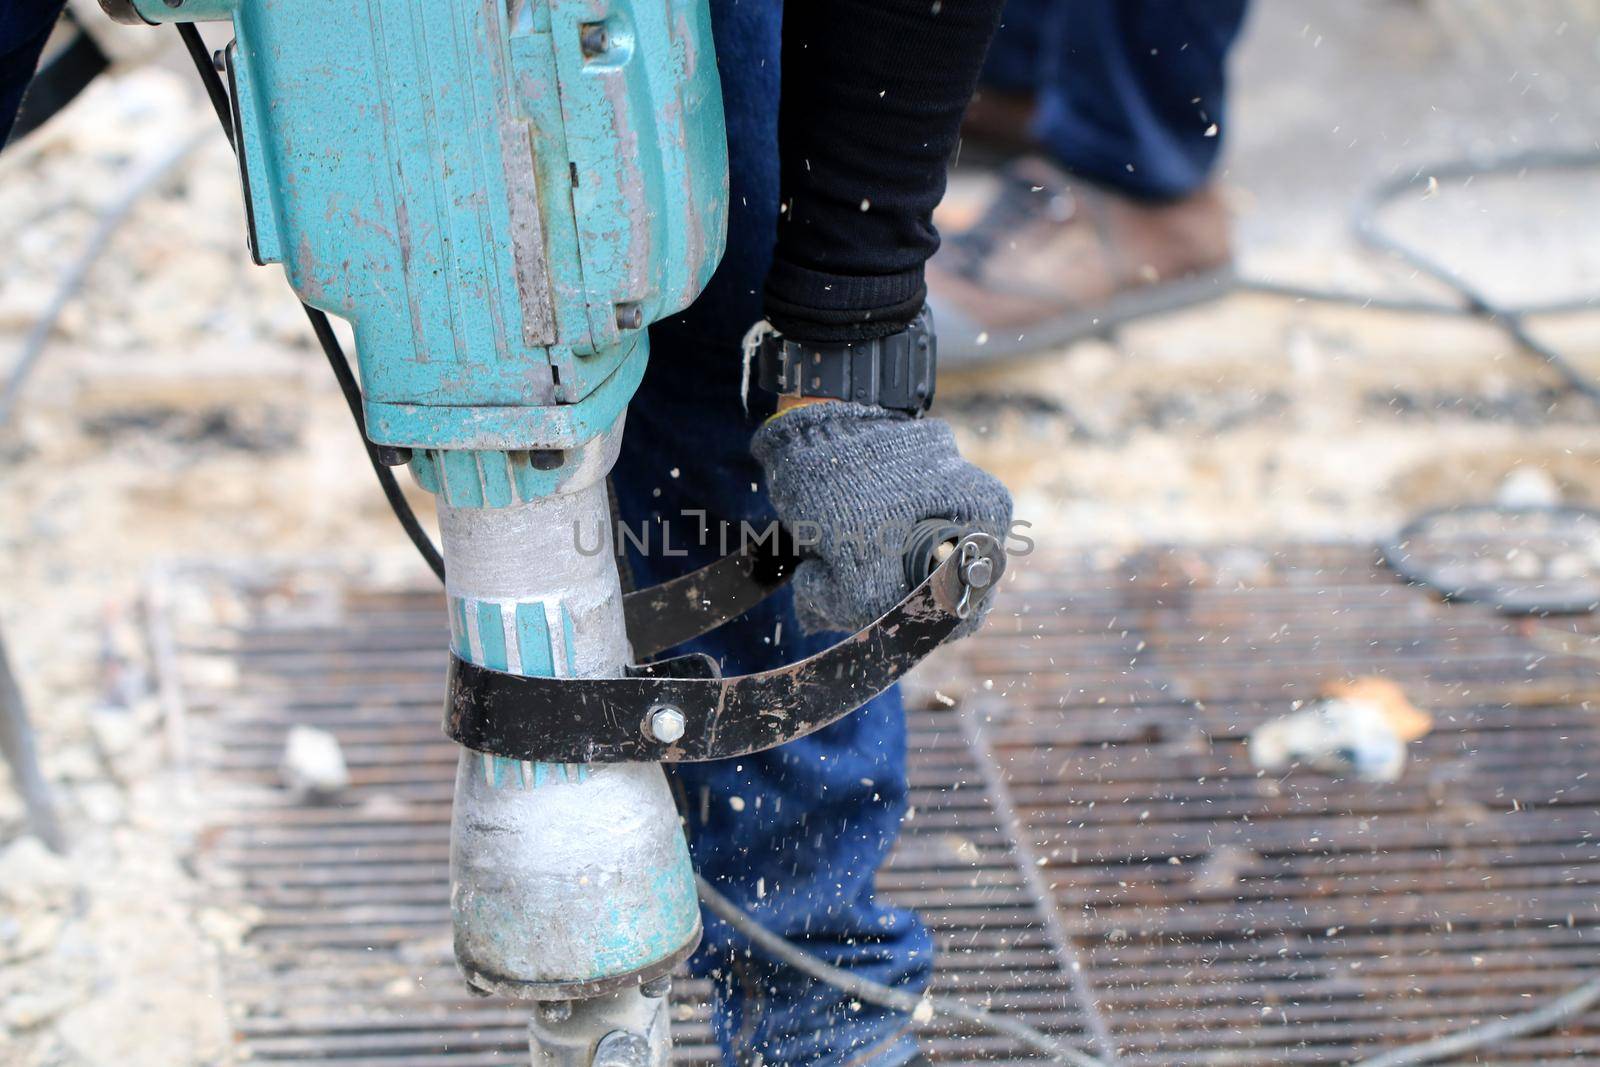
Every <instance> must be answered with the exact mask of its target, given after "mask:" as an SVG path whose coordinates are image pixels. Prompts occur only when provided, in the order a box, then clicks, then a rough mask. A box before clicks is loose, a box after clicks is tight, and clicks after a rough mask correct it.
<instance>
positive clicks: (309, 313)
mask: <svg viewBox="0 0 1600 1067" xmlns="http://www.w3.org/2000/svg"><path fill="white" fill-rule="evenodd" d="M178 34H179V36H181V37H182V38H183V46H184V48H185V49H187V50H188V52H189V58H190V59H191V60H193V61H194V69H195V70H196V71H197V72H199V74H200V81H201V82H202V83H203V84H204V85H205V87H206V96H208V97H210V98H211V107H212V109H213V110H214V111H216V113H217V121H218V122H219V123H221V124H222V132H223V133H224V134H225V135H226V136H227V138H228V145H229V147H231V148H233V150H234V151H235V152H238V150H239V146H238V144H237V143H236V141H235V139H234V130H233V109H232V107H231V105H230V104H229V102H228V93H227V90H226V89H224V88H223V87H222V79H221V78H219V77H218V76H217V68H216V66H215V64H213V63H212V61H211V56H210V55H209V54H208V53H207V52H206V46H205V42H204V41H202V40H201V39H200V31H199V30H197V29H195V27H194V23H192V22H180V23H178ZM300 307H301V309H302V310H304V311H305V313H306V318H307V319H308V320H310V322H311V332H312V333H314V334H316V336H317V343H318V344H319V345H321V346H322V354H323V355H324V356H326V357H327V359H328V366H329V367H330V368H332V370H333V376H334V378H335V379H336V380H337V381H338V383H339V391H340V392H341V393H343V394H344V401H345V404H346V405H347V406H348V407H349V408H350V417H351V418H352V419H354V420H355V423H356V430H357V431H358V432H359V433H360V434H361V443H362V445H363V446H365V447H366V450H367V461H368V462H370V463H371V464H372V473H373V474H375V475H377V476H378V485H379V487H381V488H382V489H383V495H384V499H386V500H388V501H389V507H390V509H391V510H393V511H394V517H395V518H396V519H399V520H400V526H401V527H402V528H403V529H404V530H405V532H406V536H407V537H409V538H410V539H411V543H412V544H413V545H415V546H416V548H417V552H419V553H420V554H421V555H422V559H423V561H424V562H425V563H427V565H428V569H429V570H431V571H433V573H434V574H435V575H436V576H437V577H438V579H439V581H441V582H442V581H444V557H443V556H441V555H440V554H439V550H438V549H437V548H435V547H434V545H433V540H432V538H430V537H429V536H428V531H426V530H424V529H423V528H422V523H421V522H420V521H419V520H418V519H417V513H416V512H415V511H413V510H412V509H411V503H410V501H408V500H406V496H405V493H404V492H403V491H401V489H400V483H399V482H397V481H395V477H394V471H392V470H390V469H389V465H388V464H387V463H385V462H384V461H383V459H382V458H381V457H380V456H379V453H378V447H377V446H376V445H374V444H373V443H372V442H371V441H370V440H368V438H367V420H366V416H365V414H363V412H362V408H361V386H360V384H359V383H357V381H356V376H355V374H354V372H352V371H351V370H350V360H349V359H347V358H346V357H345V354H344V347H343V346H342V345H340V344H339V338H338V337H336V336H335V335H334V332H333V324H332V323H330V322H329V321H328V316H327V313H326V312H324V311H322V310H321V309H319V308H314V307H312V306H311V305H310V304H307V303H306V302H305V301H301V302H300Z"/></svg>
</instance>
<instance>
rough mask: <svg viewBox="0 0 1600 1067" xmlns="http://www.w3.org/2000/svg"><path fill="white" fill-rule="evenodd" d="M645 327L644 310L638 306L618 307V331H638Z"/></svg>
mask: <svg viewBox="0 0 1600 1067" xmlns="http://www.w3.org/2000/svg"><path fill="white" fill-rule="evenodd" d="M643 325H644V309H643V308H641V307H640V306H639V305H638V304H618V305H617V329H619V330H637V329H638V328H639V327H641V326H643Z"/></svg>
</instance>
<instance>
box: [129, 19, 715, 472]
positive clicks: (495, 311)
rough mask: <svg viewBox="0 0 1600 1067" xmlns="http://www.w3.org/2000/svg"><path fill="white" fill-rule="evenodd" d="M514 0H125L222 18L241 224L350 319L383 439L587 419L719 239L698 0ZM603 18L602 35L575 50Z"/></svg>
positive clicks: (463, 439) (300, 282) (683, 299)
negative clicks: (230, 42)
mask: <svg viewBox="0 0 1600 1067" xmlns="http://www.w3.org/2000/svg"><path fill="white" fill-rule="evenodd" d="M511 6H513V7H514V8H515V14H514V15H513V14H511V13H508V11H507V7H508V5H506V4H504V3H498V2H492V0H483V2H477V3H443V2H440V0H326V2H324V3H321V4H319V5H317V17H316V18H315V19H308V18H306V17H305V8H304V5H303V4H300V3H295V2H291V0H189V2H187V3H185V4H184V5H183V6H182V7H181V8H172V7H168V6H167V4H166V3H165V2H164V0H137V7H138V8H139V10H140V13H141V14H143V15H144V16H145V17H146V18H147V19H148V20H149V21H151V22H170V21H175V20H177V19H180V18H181V19H183V20H185V21H190V20H196V19H200V20H228V19H231V20H232V22H233V25H234V30H235V33H236V37H237V39H236V43H235V46H234V47H233V48H231V49H230V50H229V53H228V54H229V66H230V70H229V77H230V80H231V82H232V84H233V85H234V87H235V90H236V94H237V99H238V101H239V105H240V106H239V119H240V126H241V131H240V144H241V147H242V170H243V174H244V179H245V191H246V197H247V203H248V207H249V211H248V217H249V220H250V223H251V227H252V235H251V247H252V250H253V252H254V254H255V256H256V257H257V259H258V260H259V261H260V262H264V263H271V262H278V263H281V264H282V265H283V268H284V271H285V273H286V274H287V275H288V277H289V280H290V283H291V284H292V285H293V286H294V288H295V290H296V292H298V293H299V294H300V296H301V298H302V299H304V300H305V301H306V302H307V303H309V304H311V305H313V306H315V307H319V308H321V309H323V310H324V311H327V312H328V313H330V314H333V315H338V316H341V317H343V318H345V319H347V320H349V321H350V323H351V325H352V327H353V328H354V331H355V337H356V355H357V360H358V363H359V365H360V371H361V379H362V386H363V390H364V392H365V394H366V403H367V422H368V431H369V436H370V437H371V438H372V439H373V440H374V441H375V442H377V443H380V444H392V445H402V446H409V447H419V448H420V447H426V448H434V449H500V450H516V449H530V448H569V447H573V446H575V445H577V444H580V443H581V442H583V441H584V440H587V439H588V438H590V437H593V436H594V435H595V434H596V433H598V432H599V431H600V430H601V429H603V428H604V427H606V426H608V425H609V424H610V423H611V422H612V421H613V420H614V418H615V417H616V415H617V414H618V413H619V412H620V411H621V410H622V409H623V408H624V407H625V406H626V404H627V402H628V399H629V398H630V397H631V395H632V392H633V389H634V388H635V387H636V386H637V384H638V380H639V378H640V377H641V376H642V372H643V361H644V359H645V352H644V350H643V348H642V345H641V344H640V343H639V341H640V338H641V335H642V333H643V327H644V326H645V325H647V324H648V323H650V322H651V321H654V320H656V319H659V318H661V317H664V316H666V315H669V314H672V313H673V312H675V311H677V310H680V309H681V308H683V307H685V306H686V305H687V304H688V303H689V302H690V301H691V300H692V299H693V298H694V297H695V295H696V294H698V293H699V291H700V290H701V288H703V286H704V285H705V282H706V281H707V279H708V278H709V277H710V275H711V271H712V269H713V268H714V267H715V264H716V260H717V258H718V257H719V256H720V255H721V251H722V247H723V240H724V236H725V230H726V225H727V200H728V193H727V148H726V141H725V136H724V132H723V116H722V101H721V95H720V88H719V86H718V82H717V76H716V64H715V63H714V62H712V61H711V56H712V51H711V48H712V44H711V31H710V20H709V15H708V13H707V9H706V5H705V4H704V3H703V2H697V3H689V4H666V3H661V2H651V3H634V2H633V0H530V2H529V3H524V4H517V5H511ZM594 23H601V24H604V25H605V26H606V27H607V29H608V38H607V39H608V41H609V47H608V48H606V49H604V50H601V51H600V52H599V53H597V54H590V55H586V54H585V53H584V51H583V48H582V45H581V44H580V36H581V30H580V27H582V26H585V25H590V24H594ZM619 305H622V306H623V313H622V314H621V315H620V324H619V312H618V306H619ZM635 308H637V311H638V313H639V317H638V318H637V319H635V318H634V317H633V309H635Z"/></svg>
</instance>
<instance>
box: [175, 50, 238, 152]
mask: <svg viewBox="0 0 1600 1067" xmlns="http://www.w3.org/2000/svg"><path fill="white" fill-rule="evenodd" d="M178 36H179V37H182V38H183V47H184V48H186V49H188V51H189V58H190V59H192V60H194V69H195V70H197V71H199V72H200V82H201V84H202V85H204V86H205V87H206V95H207V96H209V97H210V98H211V108H212V110H213V111H215V112H216V113H217V121H218V122H220V123H222V132H223V133H225V134H227V135H228V144H229V145H230V146H233V147H234V151H238V148H237V146H234V143H233V106H232V105H231V104H230V103H229V102H228V93H227V91H226V90H225V89H223V88H222V79H221V78H219V77H217V68H216V65H215V64H214V63H212V61H211V53H209V52H207V51H206V43H205V42H204V41H202V40H201V39H200V31H199V30H197V29H195V28H194V23H192V22H180V23H178Z"/></svg>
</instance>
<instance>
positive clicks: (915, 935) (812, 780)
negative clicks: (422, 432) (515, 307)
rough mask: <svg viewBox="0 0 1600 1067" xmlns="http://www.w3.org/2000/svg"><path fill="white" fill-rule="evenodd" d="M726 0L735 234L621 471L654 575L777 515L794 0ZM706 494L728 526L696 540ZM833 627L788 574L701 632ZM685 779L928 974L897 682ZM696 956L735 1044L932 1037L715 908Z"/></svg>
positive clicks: (761, 657)
mask: <svg viewBox="0 0 1600 1067" xmlns="http://www.w3.org/2000/svg"><path fill="white" fill-rule="evenodd" d="M712 8H713V16H714V19H715V28H716V34H717V48H718V62H719V66H720V69H721V71H722V77H723V81H724V86H723V88H724V96H725V106H726V108H727V114H728V132H729V149H730V153H731V158H730V167H729V170H730V172H731V175H732V189H731V194H732V198H731V220H730V227H729V239H728V252H727V255H726V256H725V257H724V260H723V263H722V266H721V268H720V269H719V271H718V272H717V275H716V277H715V278H714V279H713V280H712V282H711V285H710V287H709V288H708V289H707V290H706V292H705V293H704V294H703V295H702V296H701V297H700V299H699V300H698V301H696V303H695V305H694V307H693V308H691V309H690V311H689V312H688V313H686V314H684V315H681V316H678V317H677V318H675V319H672V320H669V321H667V322H664V323H661V324H658V325H657V326H656V327H654V328H653V329H652V331H651V345H652V350H651V356H650V369H649V372H648V374H647V376H646V379H645V382H644V385H643V386H642V387H641V388H640V390H639V393H638V395H637V396H636V398H635V399H634V402H633V405H632V407H631V408H630V410H629V415H628V426H627V431H626V433H625V434H624V436H623V453H622V457H621V459H620V460H619V462H618V464H617V467H616V470H615V472H614V475H613V482H614V485H615V487H616V491H617V498H618V505H619V511H620V514H621V517H622V519H623V520H624V521H625V522H627V523H629V524H630V526H631V529H632V530H634V531H635V533H636V534H638V533H640V532H641V523H646V522H649V521H651V520H657V521H664V522H665V524H666V525H665V527H664V528H665V530H666V531H668V533H669V534H670V544H668V545H665V546H664V545H663V543H662V540H661V533H662V530H663V526H662V525H653V526H651V527H650V529H651V540H650V542H649V547H648V549H647V550H645V551H639V550H638V549H637V548H635V549H633V550H631V551H630V556H631V559H630V566H631V567H632V569H633V572H634V575H633V576H634V579H635V580H636V581H637V582H639V583H640V584H651V583H654V582H657V581H660V580H663V579H665V578H669V577H672V576H674V575H676V574H680V573H682V572H684V571H685V570H688V569H690V568H692V567H695V566H699V565H700V564H702V563H705V562H709V561H710V560H711V559H713V558H715V557H716V556H718V555H721V554H722V546H721V545H720V544H719V543H718V542H719V538H718V536H717V522H718V520H719V519H720V520H726V521H728V522H731V523H733V524H734V525H733V527H732V529H733V531H734V537H733V539H732V543H730V545H729V546H728V547H729V550H732V549H733V548H734V547H736V545H737V530H738V523H739V522H740V521H749V522H751V523H752V524H753V525H754V526H755V527H756V528H757V529H761V528H764V527H765V526H766V524H767V523H769V522H770V521H772V511H771V506H770V504H769V503H768V501H767V498H766V494H765V492H764V491H762V490H761V489H760V488H759V481H760V471H759V468H758V467H757V466H756V464H755V461H754V460H752V459H751V458H750V456H749V453H748V447H749V440H750V436H751V434H752V433H753V432H754V430H755V428H756V427H757V426H758V425H759V423H760V420H761V417H762V415H763V414H764V413H765V412H763V411H760V410H758V405H759V404H760V403H762V401H761V400H760V399H759V398H755V397H752V403H751V410H750V412H749V413H748V414H747V413H746V412H745V410H744V408H743V406H742V404H741V401H740V395H739V390H740V378H741V369H742V368H741V354H740V348H739V341H740V338H741V336H742V335H743V332H744V331H745V329H746V328H747V327H748V326H749V325H750V324H751V323H753V322H755V321H756V320H757V319H758V318H760V317H761V302H760V286H761V281H762V279H763V277H764V276H765V274H766V269H767V261H768V259H769V257H770V254H771V244H772V234H773V227H774V212H775V210H776V205H777V144H776V125H775V123H776V114H777V111H776V107H777V89H778V69H777V55H778V37H777V35H778V23H779V9H778V7H777V6H776V5H766V4H750V3H742V4H741V3H737V2H734V0H728V2H719V0H713V4H712ZM765 403H767V404H768V405H769V406H770V403H771V401H770V399H768V400H766V401H765ZM769 410H770V407H769ZM702 512H703V513H704V514H705V516H706V522H707V524H708V527H709V530H710V533H711V536H710V537H708V538H707V539H706V542H707V543H705V544H697V543H696V542H697V541H698V540H699V533H700V517H699V514H697V513H702ZM680 552H686V553H687V554H686V555H678V554H676V553H680ZM669 553H670V554H669ZM828 643H829V641H828V639H827V638H825V637H807V636H805V635H802V634H801V633H800V630H799V626H798V624H797V622H796V620H795V615H794V610H793V605H792V599H791V598H790V597H789V596H788V595H787V594H784V595H780V596H778V597H775V598H773V599H772V600H771V601H769V602H768V603H767V604H764V605H762V606H761V607H760V608H759V609H757V610H756V611H754V612H751V613H750V614H749V615H746V616H745V617H743V618H741V619H738V620H736V621H735V622H733V623H731V624H729V625H727V626H725V627H723V628H722V629H721V630H719V631H718V632H716V633H714V634H712V635H709V636H708V637H706V638H702V639H701V640H700V641H698V642H696V643H695V645H694V646H693V647H695V648H696V649H699V650H701V651H705V652H709V653H711V654H712V655H714V656H716V657H717V658H718V659H720V660H721V661H722V664H723V667H724V669H725V670H727V671H730V672H738V671H750V670H759V669H763V668H768V667H773V666H778V665H781V664H784V663H788V662H792V661H794V660H796V659H800V658H802V657H804V656H806V655H808V654H810V653H812V652H815V651H817V650H818V649H820V648H821V647H823V646H824V645H826V644H828ZM676 779H677V782H678V784H679V785H680V786H681V788H682V793H683V796H684V800H685V804H686V813H687V815H688V817H689V832H690V847H691V851H692V852H693V854H694V859H695V863H696V865H697V867H698V868H699V869H700V871H701V872H702V873H703V874H705V875H706V876H707V877H708V878H710V879H711V880H712V881H713V882H714V883H715V884H716V885H717V886H718V887H719V888H720V889H721V890H722V891H723V892H724V893H726V894H727V895H728V896H729V897H731V898H732V899H733V900H734V901H735V902H737V903H738V904H740V905H741V906H742V907H744V908H745V909H746V910H747V911H749V912H750V913H751V914H752V915H754V916H755V917H756V918H757V919H758V920H759V921H760V922H761V923H762V924H763V925H765V926H767V927H768V928H770V929H773V930H776V931H777V932H779V933H781V934H783V935H784V936H785V937H788V938H790V939H791V940H793V941H794V942H795V943H796V944H798V945H800V946H802V947H804V948H806V949H808V950H809V951H811V952H813V953H815V954H816V955H818V956H819V957H821V958H823V959H825V960H827V961H829V962H831V963H835V964H840V965H843V966H846V967H849V968H850V969H851V970H853V971H856V972H857V973H861V974H864V975H866V976H868V977H870V978H874V979H876V980H878V981H881V982H884V983H887V984H890V985H898V986H900V987H902V988H909V989H920V988H921V987H922V986H923V985H924V984H925V983H926V981H927V978H928V975H929V971H930V969H931V964H932V959H931V955H932V945H931V941H930V938H929V937H928V935H927V932H926V931H925V930H924V929H923V927H922V926H921V925H920V924H919V923H918V921H917V920H916V918H915V917H914V916H912V915H911V914H909V913H907V912H903V911H898V910H894V909H890V908H886V907H884V906H882V905H880V904H879V903H878V902H877V901H876V899H875V897H874V895H873V889H872V886H873V875H874V872H875V871H876V870H877V868H878V866H879V864H880V863H882V861H883V859H884V857H885V856H886V855H887V853H888V851H889V849H890V847H891V846H892V844H893V843H894V839H895V835H896V832H897V830H898V827H899V821H900V817H901V815H902V813H903V811H904V807H905V802H906V784H905V726H904V718H903V716H902V713H901V706H900V701H899V695H898V693H890V694H886V695H885V696H883V697H881V698H879V699H878V700H876V701H874V702H872V703H871V704H869V705H868V706H866V707H865V708H862V709H861V710H860V711H858V712H856V713H855V714H854V715H851V716H849V717H847V718H846V719H844V720H843V721H842V722H840V723H838V724H836V725H834V726H833V727H830V728H829V729H826V730H823V731H820V732H819V733H817V734H814V735H812V736H810V737H807V738H804V739H802V740H800V741H796V742H794V743H792V744H789V745H785V746H783V747H782V748H779V749H776V750H773V751H770V752H766V753H762V754H760V755H757V756H753V757H749V758H744V759H739V760H729V761H723V762H718V763H710V764H701V765H687V766H684V767H681V768H679V769H678V771H677V774H676ZM694 967H695V969H696V971H697V972H698V973H700V974H704V975H710V976H711V977H712V978H713V979H714V980H715V985H716V988H717V998H716V1005H715V1012H716V1016H715V1021H716V1027H717V1036H718V1040H719V1041H720V1042H721V1044H722V1046H723V1049H724V1054H725V1056H726V1057H727V1058H728V1060H729V1062H740V1063H756V1062H764V1063H767V1064H780V1063H781V1064H802V1063H803V1064H845V1063H858V1062H859V1063H861V1064H870V1065H872V1067H895V1065H898V1064H900V1063H903V1062H905V1061H906V1060H907V1059H909V1058H910V1057H911V1056H912V1055H913V1054H914V1053H915V1045H914V1044H913V1043H912V1042H911V1040H910V1038H909V1036H908V1035H907V1034H906V1033H905V1032H904V1031H905V1028H906V1027H907V1024H908V1022H909V1020H908V1019H907V1018H906V1017H905V1016H903V1015H897V1014H894V1013H888V1012H884V1011H881V1010H879V1009H877V1008H874V1007H872V1006H870V1005H864V1004H859V1003H854V998H851V997H847V996H844V995H842V994H840V993H838V992H837V991H836V990H834V989H832V988H829V987H826V986H820V985H818V984H816V983H814V982H812V981H810V980H808V979H806V978H804V977H803V976H801V975H799V974H797V973H795V972H793V971H791V970H788V969H786V968H779V967H774V966H772V965H771V964H769V963H768V962H767V961H766V960H765V959H764V958H763V957H762V956H761V955H760V954H759V953H754V954H750V953H747V952H746V947H745V943H744V942H743V941H742V940H741V939H740V938H739V937H738V936H737V935H735V934H734V933H733V932H732V931H731V930H730V929H729V928H728V927H727V926H725V925H724V924H722V923H720V922H718V921H717V920H715V919H714V918H712V917H711V916H710V915H707V916H706V937H705V942H704V944H703V947H702V948H701V951H700V952H699V953H698V954H697V956H696V957H695V960H694Z"/></svg>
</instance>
